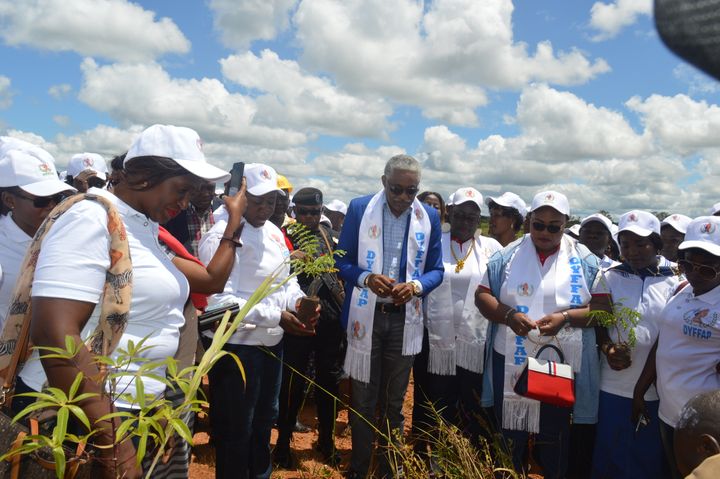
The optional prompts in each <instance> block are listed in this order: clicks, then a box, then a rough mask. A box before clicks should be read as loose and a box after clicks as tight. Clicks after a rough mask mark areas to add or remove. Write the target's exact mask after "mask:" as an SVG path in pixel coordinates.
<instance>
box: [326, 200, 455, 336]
mask: <svg viewBox="0 0 720 479" xmlns="http://www.w3.org/2000/svg"><path fill="white" fill-rule="evenodd" d="M373 196H374V195H368V196H363V197H361V198H355V199H354V200H352V201H351V202H350V206H348V210H347V215H346V216H345V222H344V223H343V227H342V231H341V232H340V241H339V242H338V246H337V249H339V250H343V251H345V255H344V256H342V257H340V258H338V259H337V262H336V265H337V268H338V270H339V273H338V274H339V275H340V277H341V278H342V279H343V280H344V281H345V303H344V304H343V311H342V324H343V328H345V327H347V323H348V312H349V311H350V300H351V298H352V291H353V288H354V287H356V285H357V280H358V277H359V276H360V275H361V274H362V273H364V272H365V271H366V270H364V269H362V268H360V267H359V266H358V258H357V254H358V237H359V234H360V222H361V221H362V217H363V214H364V213H365V210H366V209H367V206H368V204H369V203H370V200H371V199H372V197H373ZM423 207H424V208H425V211H426V212H427V214H428V218H429V219H430V226H431V231H430V241H429V243H428V250H427V259H426V261H425V268H424V269H423V272H422V273H421V274H420V278H419V281H420V284H422V289H423V297H424V296H426V295H427V294H428V293H429V292H430V291H432V290H433V289H435V288H437V287H438V286H439V285H440V283H441V282H442V279H443V273H444V272H445V269H444V268H443V262H442V245H441V243H440V238H441V237H442V229H441V226H440V216H439V215H438V213H437V211H435V208H433V207H432V206H428V205H425V204H423ZM409 223H410V219H409V218H408V225H409ZM405 231H406V233H405V240H404V241H403V246H402V256H401V258H400V266H399V272H400V282H404V281H405V271H406V265H407V226H406V230H405Z"/></svg>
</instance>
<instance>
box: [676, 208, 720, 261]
mask: <svg viewBox="0 0 720 479" xmlns="http://www.w3.org/2000/svg"><path fill="white" fill-rule="evenodd" d="M690 248H700V249H702V250H704V251H707V252H708V253H710V254H711V255H713V256H720V217H717V216H699V217H697V218H695V219H694V220H692V221H691V222H690V224H688V225H687V232H686V233H685V241H683V242H682V243H680V246H678V249H681V250H684V249H690Z"/></svg>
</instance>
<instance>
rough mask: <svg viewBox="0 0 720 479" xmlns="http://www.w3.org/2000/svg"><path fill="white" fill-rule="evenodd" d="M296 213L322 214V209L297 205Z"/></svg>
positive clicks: (305, 214) (303, 214)
mask: <svg viewBox="0 0 720 479" xmlns="http://www.w3.org/2000/svg"><path fill="white" fill-rule="evenodd" d="M295 214H297V215H301V216H320V215H321V214H322V209H320V208H298V207H297V206H296V207H295Z"/></svg>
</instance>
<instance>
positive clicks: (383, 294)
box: [337, 155, 443, 478]
mask: <svg viewBox="0 0 720 479" xmlns="http://www.w3.org/2000/svg"><path fill="white" fill-rule="evenodd" d="M419 183H420V165H419V163H418V162H417V160H415V159H414V158H413V157H411V156H408V155H396V156H394V157H392V158H390V160H389V161H388V162H387V164H386V165H385V172H384V175H383V176H382V185H383V189H382V190H381V191H380V192H378V193H377V194H375V195H369V196H364V197H361V198H356V199H354V200H352V201H351V202H350V206H349V207H348V212H347V216H346V217H345V223H344V225H343V229H342V233H341V235H340V242H339V244H338V249H339V250H343V251H345V255H344V256H342V257H341V258H339V259H338V260H337V267H338V269H339V270H340V272H339V274H340V277H341V278H342V279H343V280H344V281H345V291H346V295H345V303H344V305H343V315H342V320H343V325H344V326H345V327H346V328H347V338H348V351H347V355H346V358H345V371H346V372H347V373H348V375H349V376H350V377H351V378H352V406H353V409H354V410H355V411H356V412H357V414H359V415H361V416H363V417H364V418H365V420H363V419H361V418H360V417H358V415H356V414H352V415H351V425H352V459H351V462H350V469H349V471H348V475H347V477H349V478H364V477H365V476H366V475H367V473H368V469H369V467H370V458H371V457H372V447H373V439H374V429H373V427H372V426H371V425H370V424H377V428H378V429H379V430H380V431H381V433H382V434H381V437H380V445H381V446H384V445H385V444H386V443H387V440H388V439H389V438H392V436H393V435H394V434H395V433H394V432H393V431H400V432H402V427H403V420H404V417H403V414H402V405H403V399H404V397H405V393H406V391H407V386H408V381H409V378H410V369H411V368H412V364H413V359H414V356H415V354H417V353H418V352H419V351H420V348H421V346H422V338H423V318H422V298H423V297H424V296H426V295H427V294H428V293H429V292H430V291H432V290H433V289H435V288H436V287H437V286H438V285H440V283H441V281H442V277H443V263H442V248H441V245H440V237H441V234H442V233H441V227H440V218H439V216H438V214H437V212H436V211H435V210H434V209H433V208H432V207H429V206H427V205H424V204H422V203H420V202H419V201H418V200H417V199H416V198H415V196H416V195H417V192H418V184H419ZM408 258H410V261H408ZM378 405H379V410H380V419H381V421H380V423H379V424H378V423H377V422H376V420H375V411H376V408H377V406H378ZM366 421H369V422H370V424H369V423H368V422H366ZM378 468H379V471H378V475H379V476H380V477H395V476H396V475H397V472H398V471H391V470H390V463H389V461H388V458H387V456H386V455H385V454H383V455H382V456H381V458H380V460H379V466H378Z"/></svg>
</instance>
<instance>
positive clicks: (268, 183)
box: [244, 163, 282, 196]
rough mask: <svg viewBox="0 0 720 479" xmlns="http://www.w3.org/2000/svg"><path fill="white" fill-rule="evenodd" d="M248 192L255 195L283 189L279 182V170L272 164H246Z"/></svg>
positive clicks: (245, 173)
mask: <svg viewBox="0 0 720 479" xmlns="http://www.w3.org/2000/svg"><path fill="white" fill-rule="evenodd" d="M244 175H245V181H246V182H247V192H248V193H250V194H251V195H253V196H262V195H265V194H267V193H270V192H271V191H282V190H281V189H280V188H279V187H278V184H277V172H275V169H274V168H273V167H272V166H268V165H264V164H262V163H248V164H247V165H245V172H244Z"/></svg>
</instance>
